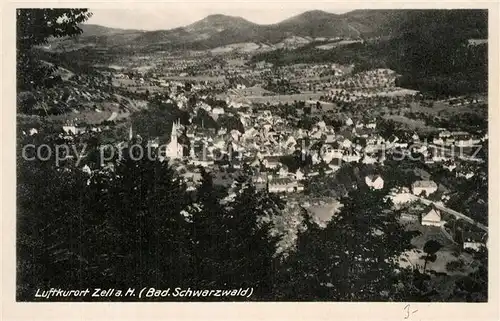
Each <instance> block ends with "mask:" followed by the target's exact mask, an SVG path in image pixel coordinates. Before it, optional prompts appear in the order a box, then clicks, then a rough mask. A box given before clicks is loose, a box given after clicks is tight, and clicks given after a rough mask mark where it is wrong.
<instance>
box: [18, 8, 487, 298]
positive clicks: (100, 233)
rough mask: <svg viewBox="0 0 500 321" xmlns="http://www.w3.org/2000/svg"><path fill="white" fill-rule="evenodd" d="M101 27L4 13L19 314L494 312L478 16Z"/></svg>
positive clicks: (310, 17) (364, 15) (73, 15)
mask: <svg viewBox="0 0 500 321" xmlns="http://www.w3.org/2000/svg"><path fill="white" fill-rule="evenodd" d="M120 10H122V11H123V10H127V9H120ZM120 10H116V14H117V15H119V14H120ZM93 14H94V13H93V10H92V9H88V10H85V9H19V10H18V12H17V20H18V26H17V28H18V43H17V45H18V47H17V55H18V56H17V59H18V65H17V72H18V75H17V78H18V84H17V85H18V92H17V147H18V148H17V166H18V168H17V175H18V176H17V177H18V179H17V180H18V182H17V184H18V187H17V197H18V205H17V206H18V214H17V215H18V224H17V228H18V231H17V237H18V239H17V251H18V252H17V253H18V254H17V257H18V258H17V260H18V262H17V269H18V270H17V273H18V277H17V282H18V283H17V297H18V300H22V301H32V300H36V298H35V296H34V294H35V292H36V289H39V288H40V289H50V288H51V287H56V288H61V289H68V290H69V289H85V288H102V289H108V288H110V289H112V288H117V289H118V288H123V289H127V288H137V289H141V288H143V287H148V288H149V287H151V288H153V287H154V288H158V289H164V288H176V287H183V288H188V287H191V288H197V289H203V290H205V289H206V290H209V291H210V290H217V289H235V288H236V289H239V288H252V295H251V296H250V297H248V298H247V297H243V296H235V297H227V298H209V297H204V298H193V297H189V298H188V297H184V300H191V301H192V300H194V301H196V300H212V301H220V300H226V299H227V300H231V301H235V300H238V301H240V300H250V301H251V300H254V301H368V302H373V301H386V302H387V301H392V302H394V301H426V302H486V301H488V260H487V258H488V247H489V245H488V86H487V84H488V74H487V70H488V65H487V60H488V48H487V46H488V41H487V38H488V28H487V26H488V21H487V19H488V13H487V10H354V11H349V12H346V13H342V14H336V13H331V12H326V11H322V10H316V9H315V10H311V11H307V12H304V13H302V14H299V15H297V16H294V17H288V18H287V19H284V20H283V21H281V22H276V23H274V24H257V23H254V22H251V21H249V20H247V19H245V18H243V17H236V16H231V15H225V14H213V15H209V16H207V17H205V18H203V19H201V20H199V21H192V22H191V23H190V24H187V25H185V26H178V27H176V28H172V29H165V30H136V29H127V28H125V27H124V28H114V27H107V26H101V25H97V24H93V19H94V17H93ZM169 14H172V13H166V15H167V16H168V15H169ZM242 16H244V15H243V14H242ZM96 17H97V14H96ZM72 19H73V20H72ZM30 24H31V25H30ZM40 24H46V25H47V26H49V27H48V28H47V30H48V31H44V30H39V29H37V28H36V27H33V26H36V25H40ZM54 24H56V25H57V24H61V28H52V29H51V27H50V26H53V25H54ZM51 30H52V33H50V31H51ZM61 30H62V31H61ZM449 30H453V32H452V33H453V34H450V31H449ZM43 32H46V34H44V33H43ZM32 33H33V34H34V35H35V36H30V35H32ZM409 35H411V36H409ZM30 41H31V43H30ZM34 65H36V68H35V67H33V66H34ZM43 145H44V147H42V146H43ZM57 146H59V147H57ZM60 146H65V147H64V148H62V147H60ZM74 151H81V153H77V154H75V152H74ZM56 160H57V162H56ZM51 299H54V300H87V299H88V300H90V298H86V297H75V298H71V297H69V298H68V297H65V298H61V297H57V298H55V297H52V298H51ZM104 299H106V300H137V299H138V297H137V296H122V297H121V298H115V297H112V295H111V296H108V297H104ZM153 299H157V300H177V301H179V300H180V299H179V298H176V297H171V296H168V297H158V298H150V299H148V300H149V301H151V300H153Z"/></svg>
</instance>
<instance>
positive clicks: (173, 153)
mask: <svg viewBox="0 0 500 321" xmlns="http://www.w3.org/2000/svg"><path fill="white" fill-rule="evenodd" d="M179 127H180V122H179V121H177V122H174V123H173V124H172V133H171V134H170V143H168V145H167V150H166V156H167V157H168V158H170V159H179V158H182V156H183V154H184V153H183V147H182V145H181V144H179V142H178V141H177V128H179Z"/></svg>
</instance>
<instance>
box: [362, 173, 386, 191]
mask: <svg viewBox="0 0 500 321" xmlns="http://www.w3.org/2000/svg"><path fill="white" fill-rule="evenodd" d="M365 183H366V185H368V187H370V188H372V189H377V190H378V189H382V188H384V179H383V178H382V176H380V175H367V176H365Z"/></svg>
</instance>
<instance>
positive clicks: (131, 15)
mask: <svg viewBox="0 0 500 321" xmlns="http://www.w3.org/2000/svg"><path fill="white" fill-rule="evenodd" d="M355 9H356V8H351V9H348V8H345V7H342V6H341V5H339V4H338V3H322V4H321V5H318V4H317V3H316V4H313V3H293V5H292V6H290V4H289V6H288V7H285V4H284V3H241V2H239V3H238V2H236V3H189V2H184V3H162V4H160V5H159V6H156V7H154V8H152V7H143V8H129V9H115V8H113V9H100V8H99V9H92V8H90V9H89V10H90V11H91V12H92V13H93V16H92V17H91V18H90V19H89V20H88V21H86V22H85V24H94V25H101V26H105V27H109V28H119V29H139V30H146V31H152V30H162V29H173V28H178V27H184V26H187V25H189V24H191V23H193V22H196V21H199V20H201V19H203V18H205V17H206V16H209V15H213V14H222V15H227V16H238V17H242V18H244V19H246V20H248V21H250V22H254V23H257V24H273V23H278V22H280V21H283V20H285V19H288V18H291V17H293V16H295V15H298V14H301V13H304V12H306V11H311V10H322V11H326V12H329V13H334V14H343V13H346V12H349V11H352V10H355ZM173 11H175V14H173V15H172V14H169V13H170V12H173ZM166 17H168V19H165V18H166Z"/></svg>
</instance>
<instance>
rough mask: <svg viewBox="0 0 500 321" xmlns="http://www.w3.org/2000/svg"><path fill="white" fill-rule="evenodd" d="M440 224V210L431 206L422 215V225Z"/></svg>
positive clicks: (441, 222)
mask: <svg viewBox="0 0 500 321" xmlns="http://www.w3.org/2000/svg"><path fill="white" fill-rule="evenodd" d="M442 224H443V221H441V212H440V211H439V210H437V209H435V208H432V209H431V210H430V211H429V212H427V213H426V214H423V215H422V225H426V226H441V225H442Z"/></svg>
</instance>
